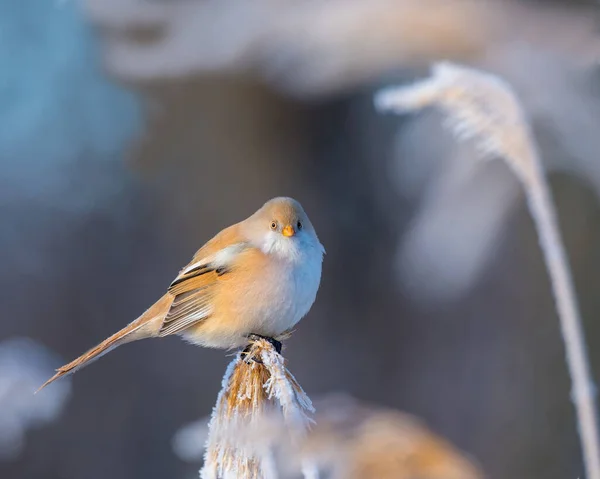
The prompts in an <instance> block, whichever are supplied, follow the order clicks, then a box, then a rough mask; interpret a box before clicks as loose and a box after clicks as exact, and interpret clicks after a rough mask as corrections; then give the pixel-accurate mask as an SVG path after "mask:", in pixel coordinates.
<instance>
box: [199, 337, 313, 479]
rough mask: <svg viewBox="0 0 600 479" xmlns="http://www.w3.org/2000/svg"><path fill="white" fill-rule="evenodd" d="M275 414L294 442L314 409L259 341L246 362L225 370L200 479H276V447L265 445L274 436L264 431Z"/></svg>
mask: <svg viewBox="0 0 600 479" xmlns="http://www.w3.org/2000/svg"><path fill="white" fill-rule="evenodd" d="M276 412H279V414H280V416H282V418H283V423H284V424H285V426H286V429H287V432H288V433H289V435H290V439H291V440H292V441H300V440H301V439H303V438H304V436H305V434H306V433H307V432H308V429H309V427H310V424H311V423H312V419H311V418H310V416H309V415H310V414H311V413H313V412H314V409H313V406H312V403H311V401H310V399H309V397H308V396H307V395H306V393H305V392H304V391H303V390H302V387H301V386H300V384H298V382H297V381H296V379H295V378H294V376H292V374H291V373H290V372H289V371H288V369H287V368H286V367H285V364H284V358H283V357H282V356H281V355H280V354H278V353H277V352H276V351H275V348H274V347H273V346H272V345H271V343H269V342H268V341H266V340H264V339H258V340H256V341H253V342H252V344H251V348H250V351H249V352H248V355H247V356H246V357H245V358H243V359H242V357H241V355H240V354H238V355H237V356H236V358H235V359H234V360H233V361H232V362H231V363H230V364H229V366H228V367H227V370H226V372H225V375H224V377H223V383H222V389H221V392H220V393H219V396H218V397H217V403H216V405H215V407H214V409H213V413H212V417H211V420H210V423H209V436H208V440H207V443H206V452H205V456H204V466H203V468H202V470H201V471H200V477H201V478H202V479H220V478H222V479H229V478H231V479H233V478H243V479H262V478H275V477H277V473H276V465H275V460H274V453H273V449H274V447H275V444H272V442H271V441H270V440H269V439H268V438H269V437H273V435H270V434H268V433H267V432H266V430H265V429H266V428H268V425H265V424H262V422H265V423H267V422H268V421H267V418H268V417H270V415H271V414H274V413H276ZM262 432H264V433H265V434H262ZM256 435H260V436H262V437H256ZM313 477H315V476H313Z"/></svg>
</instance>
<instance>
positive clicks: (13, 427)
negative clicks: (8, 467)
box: [0, 338, 71, 460]
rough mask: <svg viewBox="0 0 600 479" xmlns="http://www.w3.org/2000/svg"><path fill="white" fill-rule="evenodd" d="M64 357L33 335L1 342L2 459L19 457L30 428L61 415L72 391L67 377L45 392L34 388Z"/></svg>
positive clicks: (0, 436)
mask: <svg viewBox="0 0 600 479" xmlns="http://www.w3.org/2000/svg"><path fill="white" fill-rule="evenodd" d="M60 361H61V360H60V358H58V356H56V355H55V354H53V353H51V352H50V351H48V350H47V349H46V348H44V346H42V345H40V344H37V343H35V342H34V341H32V340H31V339H26V338H14V339H7V340H4V341H2V342H0V460H8V459H15V458H17V457H19V455H20V454H21V453H22V452H23V450H24V448H25V435H26V433H27V431H28V430H29V429H33V428H39V427H41V426H43V425H45V424H46V423H49V422H51V421H53V420H55V419H56V418H57V417H59V416H60V414H61V413H62V411H63V409H64V408H65V406H66V403H67V400H68V399H69V396H70V394H71V384H70V381H69V380H67V381H65V382H64V383H62V384H61V385H60V386H59V387H57V388H54V389H53V390H52V391H51V392H50V393H49V394H47V395H44V396H34V395H33V391H35V389H36V387H37V386H36V385H37V384H39V382H40V381H43V380H44V379H43V378H44V376H46V375H48V373H49V372H50V371H52V370H53V369H54V367H55V366H56V365H57V364H60Z"/></svg>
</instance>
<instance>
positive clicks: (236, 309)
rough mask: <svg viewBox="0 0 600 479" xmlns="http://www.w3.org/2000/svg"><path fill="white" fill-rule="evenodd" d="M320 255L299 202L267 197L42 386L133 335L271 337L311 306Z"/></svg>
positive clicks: (239, 340)
mask: <svg viewBox="0 0 600 479" xmlns="http://www.w3.org/2000/svg"><path fill="white" fill-rule="evenodd" d="M324 253H325V249H324V248H323V245H321V243H320V242H319V239H318V237H317V234H316V232H315V229H314V228H313V225H312V224H311V222H310V220H309V219H308V216H307V215H306V213H305V212H304V210H303V209H302V206H301V205H300V203H298V202H297V201H296V200H294V199H292V198H284V197H280V198H274V199H272V200H270V201H267V202H266V203H265V204H264V205H263V206H262V208H260V209H259V210H258V211H257V212H256V213H254V214H253V215H252V216H250V217H249V218H247V219H245V220H244V221H242V222H240V223H237V224H234V225H233V226H230V227H228V228H225V229H224V230H222V231H221V232H220V233H219V234H217V235H216V236H215V237H214V238H212V239H211V240H210V241H209V242H208V243H206V244H205V245H204V246H202V248H200V249H199V250H198V251H197V252H196V254H195V255H194V257H193V259H192V261H191V262H190V263H189V264H188V265H187V266H186V267H185V268H183V269H182V270H181V271H180V272H179V275H178V276H177V277H176V278H175V279H174V280H173V282H172V283H171V285H170V286H169V289H168V291H167V293H166V294H165V295H164V296H162V297H161V298H160V299H159V300H158V301H157V302H156V303H154V304H153V305H152V306H151V307H150V308H149V309H148V310H147V311H146V312H145V313H144V314H142V315H141V316H140V317H139V318H137V319H136V320H135V321H133V322H132V323H130V324H128V325H127V326H125V327H124V328H123V329H122V330H121V331H119V332H117V333H115V334H113V335H112V336H110V337H109V338H107V339H105V340H104V341H102V342H101V343H100V344H99V345H97V346H96V347H95V348H92V349H90V350H89V351H88V352H86V353H85V354H83V355H81V356H80V357H78V358H77V359H75V360H74V361H72V362H70V363H69V364H66V365H64V366H62V367H61V368H59V369H57V372H56V374H55V375H54V376H53V377H51V378H50V379H49V380H48V381H46V383H44V384H43V385H42V386H41V387H40V389H42V388H44V387H45V386H47V385H48V384H50V383H51V382H53V381H55V380H56V379H59V378H61V377H62V376H65V375H68V374H71V373H74V372H75V371H77V370H79V369H81V368H82V367H84V366H86V365H87V364H89V363H90V362H92V361H93V360H95V359H98V358H99V357H101V356H102V355H104V354H106V353H108V352H109V351H111V350H113V349H114V348H116V347H117V346H120V345H122V344H125V343H129V342H131V341H136V340H138V339H145V338H154V337H163V336H169V335H171V334H177V335H180V336H183V338H184V339H186V340H188V341H190V342H192V343H195V344H198V345H200V346H205V347H210V348H223V349H227V348H232V347H239V346H242V345H244V344H247V343H248V338H249V337H250V336H252V335H258V336H262V337H265V338H269V339H270V338H276V337H277V336H278V335H281V334H282V333H283V332H285V331H287V330H288V329H290V328H291V327H292V326H294V325H295V324H296V323H297V322H298V321H300V319H302V317H304V316H305V315H306V313H308V311H309V309H310V308H311V306H312V304H313V303H314V301H315V297H316V295H317V290H318V289H319V284H320V281H321V263H322V261H323V254H324ZM275 343H276V344H278V342H277V341H275ZM279 347H280V343H279Z"/></svg>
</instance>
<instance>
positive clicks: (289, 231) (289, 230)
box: [281, 225, 296, 238]
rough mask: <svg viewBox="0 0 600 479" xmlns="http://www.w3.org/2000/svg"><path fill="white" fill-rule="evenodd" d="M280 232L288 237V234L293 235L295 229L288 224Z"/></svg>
mask: <svg viewBox="0 0 600 479" xmlns="http://www.w3.org/2000/svg"><path fill="white" fill-rule="evenodd" d="M281 233H282V234H283V236H287V237H288V238H289V237H290V236H294V235H295V234H296V231H295V230H294V228H292V227H291V226H290V225H287V226H286V227H284V228H283V230H282V231H281Z"/></svg>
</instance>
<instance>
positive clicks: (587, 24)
mask: <svg viewBox="0 0 600 479" xmlns="http://www.w3.org/2000/svg"><path fill="white" fill-rule="evenodd" d="M599 8H600V7H599V4H598V3H597V2H594V1H589V2H584V1H575V0H563V1H541V0H540V1H533V0H527V1H526V0H522V1H516V0H514V1H510V2H509V1H505V0H480V1H467V0H455V1H453V2H447V1H444V0H395V1H391V0H371V1H369V2H365V1H364V0H362V1H361V0H328V1H323V0H305V1H302V2H292V1H289V0H253V1H252V2H244V1H239V0H219V1H217V0H170V1H168V0H162V1H159V0H154V1H150V0H85V1H84V0H79V1H75V0H0V126H1V127H0V159H1V161H2V168H1V169H0V217H1V218H2V227H1V228H0V251H2V268H0V304H1V305H2V314H1V315H0V477H2V478H9V479H37V478H44V479H82V478H85V479H105V478H106V477H111V478H112V479H125V478H127V479H134V478H148V477H152V478H154V477H157V478H158V477H169V478H188V477H190V478H191V477H197V471H198V468H199V463H198V462H193V461H192V462H185V461H182V460H181V459H180V458H179V457H178V456H177V455H176V454H175V452H174V451H173V448H172V438H173V436H174V435H175V433H176V431H178V430H179V429H180V428H181V427H182V426H184V425H186V424H188V423H191V422H193V421H196V420H198V419H199V418H201V417H204V416H206V415H207V414H209V413H210V411H211V408H212V406H213V405H214V402H215V399H216V395H217V393H218V390H219V388H220V381H221V376H222V374H223V371H224V369H225V366H226V364H227V362H228V361H229V360H230V357H229V356H228V355H227V353H225V352H223V351H212V350H203V349H199V348H195V347H193V346H191V345H188V344H186V343H184V342H183V341H181V340H180V339H178V338H166V339H164V340H160V341H158V340H154V341H143V342H139V343H134V344H131V345H128V346H126V347H124V348H120V349H118V350H117V351H115V352H113V353H112V354H110V355H108V356H106V357H105V358H103V359H102V360H100V361H99V362H97V363H94V364H93V365H92V366H90V367H89V368H87V369H85V371H83V372H81V373H79V374H77V375H75V376H74V377H73V378H72V379H68V380H65V381H63V382H62V383H57V384H55V385H52V386H50V387H49V388H48V389H47V390H44V391H43V392H42V393H40V394H38V395H37V396H35V397H31V392H32V391H33V390H35V388H36V387H37V386H39V385H40V384H41V383H42V382H43V380H44V379H45V378H46V377H47V376H49V375H50V374H51V372H52V369H53V368H54V367H57V366H59V365H60V364H61V363H62V362H66V361H68V360H71V359H73V358H74V357H76V356H77V355H79V354H80V353H82V352H83V351H85V350H86V349H88V348H89V347H91V346H93V345H95V344H96V343H98V342H99V341H101V340H102V339H104V338H105V337H106V336H108V335H109V334H111V333H113V332H115V331H117V330H118V329H120V328H121V327H123V326H124V325H125V324H126V323H128V322H129V321H131V320H133V319H134V318H136V317H137V316H138V315H139V314H140V313H141V312H143V311H144V310H145V309H146V308H147V307H148V306H149V305H150V304H151V303H152V302H153V301H154V300H155V299H156V298H158V297H159V296H160V295H161V294H162V292H163V291H164V289H165V287H166V286H167V285H168V284H169V283H170V281H171V280H172V279H173V277H174V276H175V275H176V273H177V272H178V271H179V269H180V267H181V266H183V265H184V264H186V263H187V262H188V261H189V259H190V258H191V256H192V255H193V253H194V252H195V250H196V249H197V248H198V247H199V246H201V244H203V243H204V242H205V241H207V240H208V239H209V238H210V237H211V236H212V235H214V234H215V233H216V232H217V231H219V230H220V229H222V228H223V227H225V226H227V225H229V224H231V223H233V222H236V221H239V220H241V219H243V218H245V217H246V216H248V215H249V214H251V213H252V212H253V211H254V210H256V209H257V208H258V207H260V206H261V205H262V204H263V203H264V202H265V201H266V200H267V199H269V198H271V197H273V196H277V195H286V196H293V197H295V198H296V199H298V200H299V201H300V202H301V203H302V204H303V206H304V207H305V209H306V210H307V212H308V214H309V215H310V217H311V219H312V222H313V223H314V225H315V227H316V229H317V231H318V233H319V236H320V239H321V241H322V243H323V244H324V245H325V248H326V250H327V255H326V257H325V262H324V271H323V281H322V286H321V289H320V292H319V296H318V299H317V302H316V304H315V305H314V307H313V308H312V311H311V313H310V314H309V316H308V317H307V318H305V319H304V320H303V321H302V323H301V324H300V326H299V327H298V329H297V331H296V333H295V334H294V335H293V337H292V338H291V339H290V340H289V341H288V342H287V344H286V357H287V358H288V360H289V367H290V369H291V370H292V371H293V373H294V374H295V376H296V377H297V379H298V380H299V381H300V383H301V384H302V385H303V386H304V389H305V390H306V391H307V393H308V394H309V395H310V396H311V397H313V399H317V398H319V397H322V396H324V395H326V394H329V393H332V392H344V393H346V394H349V395H351V396H353V397H355V398H358V399H359V400H361V401H365V402H367V403H370V404H373V405H378V406H381V407H387V408H393V409H396V410H400V411H404V412H407V413H409V414H411V415H414V416H417V417H419V418H420V419H421V420H422V421H424V423H425V424H427V425H428V426H429V427H430V428H431V429H432V430H433V431H435V432H436V433H438V434H440V435H441V436H443V437H445V438H447V439H448V440H449V441H450V442H451V443H452V444H454V445H455V446H456V447H457V448H458V449H460V450H462V451H464V453H466V454H467V455H468V457H471V458H474V460H476V461H477V463H478V464H479V465H480V466H481V468H482V469H483V470H484V471H485V473H486V476H487V477H489V478H492V479H501V478H506V477H510V478H513V479H521V478H523V479H525V478H532V477H534V478H538V477H539V478H542V477H543V478H545V479H559V478H565V477H567V478H575V477H582V461H581V454H580V449H579V445H578V440H577V433H576V426H575V422H574V413H573V408H572V406H571V403H570V398H569V390H570V381H569V378H568V376H567V371H566V367H565V363H564V349H563V345H562V340H561V337H560V332H559V323H558V318H557V316H556V312H555V309H554V305H553V300H552V297H551V292H550V287H549V282H548V279H547V276H546V270H545V267H544V264H543V262H542V256H541V253H540V250H539V248H538V244H537V238H536V235H535V231H534V228H533V224H532V221H531V219H530V217H529V215H528V212H527V208H526V205H525V203H524V197H523V193H522V191H521V189H520V186H519V184H518V183H517V181H516V179H515V178H514V177H513V176H512V175H511V173H510V171H509V170H508V169H507V167H506V166H505V165H504V164H503V163H502V162H501V161H490V162H481V161H478V160H477V155H476V153H475V152H474V150H473V148H472V147H471V146H469V145H459V144H457V143H456V141H455V140H454V139H453V138H452V137H451V136H450V134H449V133H448V132H447V131H446V130H444V128H443V125H442V121H441V120H442V118H441V116H440V115H439V114H438V113H436V112H434V111H427V112H424V113H420V114H414V115H407V116H393V115H381V114H378V113H377V112H376V111H375V109H374V107H373V100H372V98H373V93H374V92H376V91H377V90H378V89H379V88H381V87H383V86H388V85H393V84H400V83H405V82H408V81H414V80H416V79H419V78H422V77H424V76H426V75H427V74H428V71H429V66H430V65H431V64H432V63H433V62H436V61H439V60H451V61H455V62H459V63H462V64H466V65H470V66H474V67H476V68H481V69H484V70H486V71H490V72H492V73H496V74H498V75H500V76H502V77H503V78H505V79H506V80H507V81H508V82H510V84H511V85H512V86H513V87H514V89H515V91H516V92H517V94H518V95H519V97H520V99H521V100H522V102H523V106H524V109H525V110H526V112H527V114H528V116H529V118H530V120H531V124H532V128H533V131H534V133H535V137H536V140H537V142H538V145H539V148H540V151H541V157H542V160H543V161H544V164H545V166H546V168H547V171H548V174H549V179H550V183H551V186H552V189H553V193H554V197H555V202H556V205H557V209H558V212H559V217H560V223H561V228H562V232H563V235H564V240H565V243H566V247H567V250H568V252H569V256H570V261H571V265H572V268H573V273H574V278H575V282H576V286H577V291H578V294H579V301H580V306H581V311H582V315H583V317H584V319H585V327H586V334H587V339H588V344H589V348H590V354H591V359H592V363H593V364H592V366H593V370H594V372H595V376H596V378H598V376H599V375H600V353H599V351H600V339H599V333H600V323H598V321H597V315H598V314H599V312H600V295H598V293H597V285H598V284H600V248H599V247H598V245H599V244H600V209H599V202H598V199H599V193H600V163H599V162H598V151H600V135H598V131H600V86H599V85H600V65H599V63H598V60H599V59H600V29H599V26H600V25H599V24H598V19H599V18H600V16H599ZM373 477H374V476H373ZM436 477H437V476H436Z"/></svg>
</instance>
